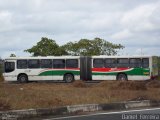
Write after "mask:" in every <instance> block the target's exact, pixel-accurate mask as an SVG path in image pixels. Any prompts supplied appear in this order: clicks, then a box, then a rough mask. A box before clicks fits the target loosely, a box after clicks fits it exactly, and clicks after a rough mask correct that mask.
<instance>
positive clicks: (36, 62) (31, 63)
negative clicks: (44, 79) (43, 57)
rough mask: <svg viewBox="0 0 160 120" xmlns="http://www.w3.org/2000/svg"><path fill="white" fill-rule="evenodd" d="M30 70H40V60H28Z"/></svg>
mask: <svg viewBox="0 0 160 120" xmlns="http://www.w3.org/2000/svg"><path fill="white" fill-rule="evenodd" d="M28 68H40V61H39V60H38V59H31V60H28Z"/></svg>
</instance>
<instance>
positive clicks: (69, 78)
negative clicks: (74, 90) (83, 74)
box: [64, 74, 74, 83]
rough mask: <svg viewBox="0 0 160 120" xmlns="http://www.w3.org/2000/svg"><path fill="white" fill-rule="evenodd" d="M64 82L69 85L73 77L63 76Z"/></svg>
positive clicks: (69, 75) (70, 75)
mask: <svg viewBox="0 0 160 120" xmlns="http://www.w3.org/2000/svg"><path fill="white" fill-rule="evenodd" d="M64 81H65V82H67V83H71V82H73V81H74V76H73V75H72V74H66V75H65V76H64Z"/></svg>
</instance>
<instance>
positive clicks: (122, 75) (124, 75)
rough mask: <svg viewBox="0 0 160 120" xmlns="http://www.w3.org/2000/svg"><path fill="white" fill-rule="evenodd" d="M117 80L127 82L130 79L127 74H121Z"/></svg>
mask: <svg viewBox="0 0 160 120" xmlns="http://www.w3.org/2000/svg"><path fill="white" fill-rule="evenodd" d="M117 80H121V81H127V80H128V79H127V76H126V74H123V73H121V74H118V76H117Z"/></svg>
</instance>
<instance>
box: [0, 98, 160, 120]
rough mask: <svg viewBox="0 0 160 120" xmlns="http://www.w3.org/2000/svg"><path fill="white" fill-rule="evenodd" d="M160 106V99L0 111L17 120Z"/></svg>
mask: <svg viewBox="0 0 160 120" xmlns="http://www.w3.org/2000/svg"><path fill="white" fill-rule="evenodd" d="M156 106H160V101H152V100H143V101H125V102H118V103H107V104H85V105H72V106H65V107H57V108H42V109H27V110H10V111H5V112H3V111H2V112H0V119H2V120H11V119H12V120H17V119H22V118H31V117H40V116H45V115H55V116H57V115H69V114H74V115H75V114H78V113H83V112H94V111H107V110H127V109H132V108H141V107H156Z"/></svg>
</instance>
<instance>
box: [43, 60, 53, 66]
mask: <svg viewBox="0 0 160 120" xmlns="http://www.w3.org/2000/svg"><path fill="white" fill-rule="evenodd" d="M41 68H52V60H51V59H41Z"/></svg>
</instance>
